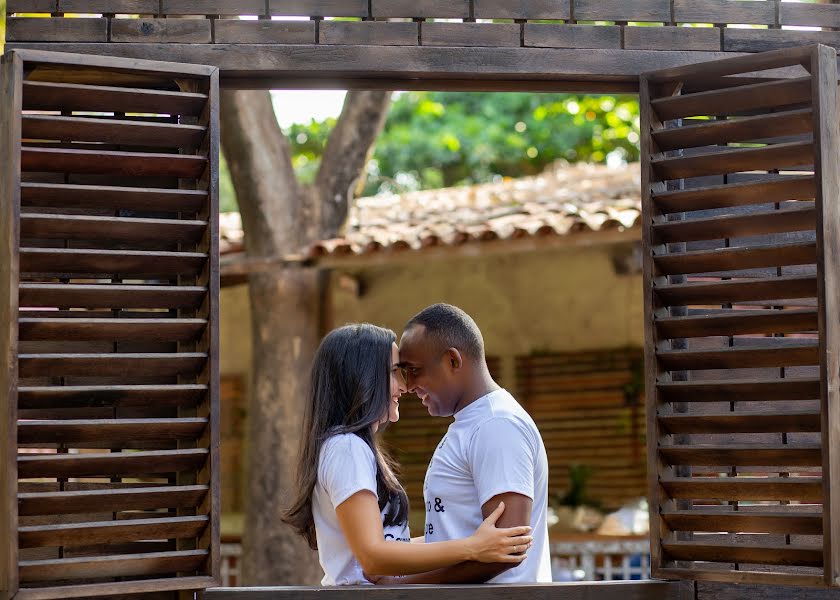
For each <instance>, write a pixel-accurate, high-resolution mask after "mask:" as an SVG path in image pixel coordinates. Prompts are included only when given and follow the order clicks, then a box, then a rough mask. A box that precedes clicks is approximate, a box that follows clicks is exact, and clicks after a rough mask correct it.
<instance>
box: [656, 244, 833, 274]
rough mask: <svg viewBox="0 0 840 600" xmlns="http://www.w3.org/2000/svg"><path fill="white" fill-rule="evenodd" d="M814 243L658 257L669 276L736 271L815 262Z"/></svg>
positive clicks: (693, 252)
mask: <svg viewBox="0 0 840 600" xmlns="http://www.w3.org/2000/svg"><path fill="white" fill-rule="evenodd" d="M816 260H817V245H816V243H815V242H791V243H781V244H775V245H772V246H771V245H766V246H745V247H736V248H715V249H713V250H695V251H690V252H675V253H672V254H663V255H661V256H655V257H654V262H655V263H656V266H657V267H658V268H659V269H660V270H661V271H662V272H663V273H666V274H668V275H678V274H692V273H708V272H714V271H734V270H740V269H758V268H761V267H777V266H788V265H807V264H813V263H814V262H816Z"/></svg>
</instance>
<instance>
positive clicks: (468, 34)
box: [414, 3, 520, 47]
mask: <svg viewBox="0 0 840 600" xmlns="http://www.w3.org/2000/svg"><path fill="white" fill-rule="evenodd" d="M414 4H416V3H414ZM420 39H421V40H422V43H423V45H424V46H480V47H488V46H490V47H492V46H502V47H504V46H510V47H516V46H519V43H520V27H519V25H518V24H516V23H438V22H434V23H421V24H420Z"/></svg>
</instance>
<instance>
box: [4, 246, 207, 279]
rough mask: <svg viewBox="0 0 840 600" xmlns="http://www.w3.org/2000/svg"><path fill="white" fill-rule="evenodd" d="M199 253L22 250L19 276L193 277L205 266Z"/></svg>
mask: <svg viewBox="0 0 840 600" xmlns="http://www.w3.org/2000/svg"><path fill="white" fill-rule="evenodd" d="M206 261H207V255H206V254H203V253H201V252H167V251H150V250H149V251H147V250H75V249H66V248H21V249H20V270H21V272H22V273H24V272H28V273H121V274H133V275H190V274H192V275H194V274H197V273H198V272H199V271H201V269H202V268H203V267H204V263H205V262H206Z"/></svg>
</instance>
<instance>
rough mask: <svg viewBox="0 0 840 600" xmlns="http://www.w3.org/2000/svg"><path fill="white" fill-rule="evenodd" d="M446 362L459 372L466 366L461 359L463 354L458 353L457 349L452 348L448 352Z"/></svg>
mask: <svg viewBox="0 0 840 600" xmlns="http://www.w3.org/2000/svg"><path fill="white" fill-rule="evenodd" d="M446 360H447V361H448V362H449V366H450V367H452V369H453V370H454V371H457V370H459V369H460V368H461V367H462V366H463V364H464V359H463V358H462V357H461V353H460V352H458V349H457V348H450V349H449V350H447V351H446Z"/></svg>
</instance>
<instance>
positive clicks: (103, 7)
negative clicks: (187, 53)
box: [44, 0, 160, 14]
mask: <svg viewBox="0 0 840 600" xmlns="http://www.w3.org/2000/svg"><path fill="white" fill-rule="evenodd" d="M159 9H160V4H159V0H58V11H59V12H62V13H87V14H90V13H128V14H154V13H156V12H158V10H159ZM53 10H55V7H52V9H50V10H46V11H44V12H52V11H53Z"/></svg>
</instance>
